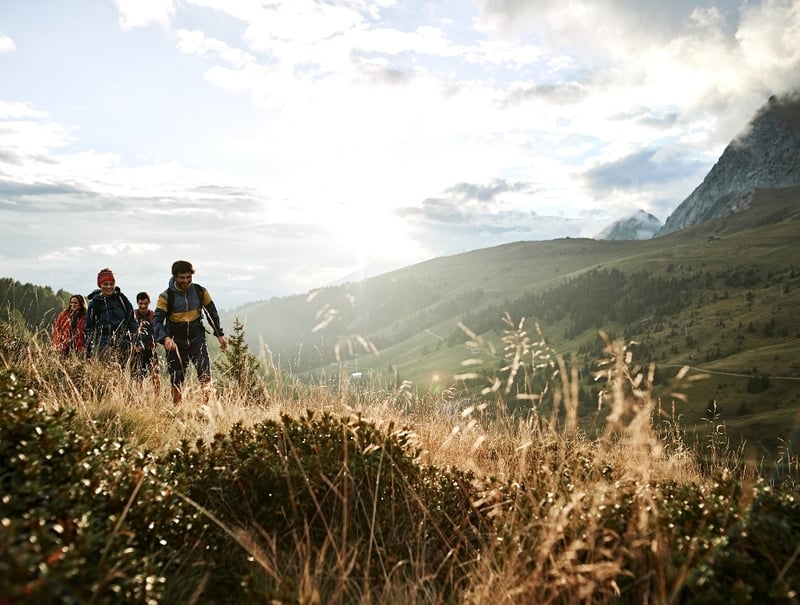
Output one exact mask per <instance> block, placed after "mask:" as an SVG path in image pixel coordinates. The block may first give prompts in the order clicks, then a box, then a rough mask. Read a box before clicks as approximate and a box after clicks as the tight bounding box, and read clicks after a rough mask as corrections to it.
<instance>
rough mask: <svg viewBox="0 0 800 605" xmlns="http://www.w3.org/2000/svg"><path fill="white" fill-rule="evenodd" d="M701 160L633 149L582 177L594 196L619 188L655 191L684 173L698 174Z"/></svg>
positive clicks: (595, 167) (658, 151) (649, 150)
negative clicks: (629, 152) (634, 150)
mask: <svg viewBox="0 0 800 605" xmlns="http://www.w3.org/2000/svg"><path fill="white" fill-rule="evenodd" d="M704 168H705V163H702V162H699V161H690V160H688V161H687V160H685V159H683V158H680V157H664V154H663V153H661V152H660V150H659V149H656V148H649V149H642V150H639V151H636V152H633V153H631V154H629V155H626V156H624V157H621V158H618V159H616V160H613V161H609V162H604V163H601V164H599V165H597V166H594V167H592V168H590V169H589V170H587V171H586V172H585V173H584V174H583V177H584V179H585V180H586V183H587V185H588V186H589V187H590V188H591V189H592V190H593V191H594V192H595V193H596V194H598V195H600V194H605V193H609V192H613V191H619V190H635V191H638V190H658V189H659V187H654V185H658V186H661V185H664V184H665V183H672V182H674V181H676V180H679V179H681V178H683V177H684V176H685V175H686V174H687V173H690V174H694V173H701V172H702V170H703V169H704Z"/></svg>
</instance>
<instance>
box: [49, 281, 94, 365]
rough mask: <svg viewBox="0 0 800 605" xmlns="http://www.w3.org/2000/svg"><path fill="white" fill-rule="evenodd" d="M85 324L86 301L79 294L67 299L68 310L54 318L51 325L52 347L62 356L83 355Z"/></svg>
mask: <svg viewBox="0 0 800 605" xmlns="http://www.w3.org/2000/svg"><path fill="white" fill-rule="evenodd" d="M85 323H86V299H85V298H84V297H83V296H81V295H80V294H73V295H72V296H70V297H69V308H67V309H64V310H63V311H61V313H59V314H58V317H56V322H55V324H54V325H53V346H55V348H56V350H57V351H58V352H59V353H61V354H62V355H69V354H70V353H83V352H84V351H85V347H84V344H83V342H84V341H83V337H84V327H85Z"/></svg>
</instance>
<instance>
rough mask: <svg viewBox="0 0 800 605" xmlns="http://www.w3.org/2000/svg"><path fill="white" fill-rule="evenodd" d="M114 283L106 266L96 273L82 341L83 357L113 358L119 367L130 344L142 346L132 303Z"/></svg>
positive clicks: (128, 352) (129, 349) (129, 350)
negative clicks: (83, 344) (84, 344)
mask: <svg viewBox="0 0 800 605" xmlns="http://www.w3.org/2000/svg"><path fill="white" fill-rule="evenodd" d="M116 283H117V279H116V278H115V277H114V273H113V272H112V271H111V269H109V268H108V267H106V268H104V269H101V270H100V272H99V273H98V274H97V286H98V288H97V289H96V290H94V291H93V292H92V293H91V294H89V305H88V307H87V309H86V323H85V326H84V341H85V343H86V356H87V357H90V358H91V357H96V358H97V359H100V360H102V361H107V362H113V363H116V364H118V365H119V366H120V368H122V367H125V365H126V364H127V363H128V359H129V358H130V354H131V349H132V348H135V349H136V351H140V350H141V349H142V340H141V338H139V325H138V324H137V323H136V318H135V317H134V315H133V305H131V301H129V300H128V297H127V296H125V295H124V294H123V293H122V291H121V290H120V289H119V287H118V286H117V285H116Z"/></svg>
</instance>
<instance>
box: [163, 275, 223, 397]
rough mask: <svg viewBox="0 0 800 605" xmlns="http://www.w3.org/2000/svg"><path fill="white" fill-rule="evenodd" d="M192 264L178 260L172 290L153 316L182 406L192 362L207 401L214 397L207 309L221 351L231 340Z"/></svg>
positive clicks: (167, 292)
mask: <svg viewBox="0 0 800 605" xmlns="http://www.w3.org/2000/svg"><path fill="white" fill-rule="evenodd" d="M193 275H194V267H193V266H192V263H190V262H189V261H185V260H178V261H175V262H174V263H172V277H171V278H170V280H169V287H168V288H167V289H166V290H164V292H162V293H161V294H159V296H158V302H157V303H156V309H155V314H154V316H153V334H154V335H155V339H156V342H158V343H160V344H162V345H164V349H166V351H167V373H168V374H169V380H170V385H171V386H172V402H173V403H175V404H178V403H180V401H181V398H182V391H181V386H182V385H183V382H184V380H185V379H186V370H187V369H188V367H189V362H191V363H192V364H194V367H195V370H196V371H197V378H198V380H199V382H200V386H201V389H202V392H203V400H204V401H206V402H207V401H208V398H209V396H210V394H211V389H212V387H211V361H210V359H209V356H208V347H207V346H206V330H205V326H204V325H203V310H205V312H206V315H207V318H208V321H209V323H210V324H211V330H212V332H213V334H214V336H216V337H217V340H218V341H219V346H220V348H221V349H222V350H223V351H224V350H225V349H227V348H228V341H227V339H226V338H225V334H224V332H223V331H222V326H221V325H220V322H219V313H218V311H217V306H216V305H215V304H214V301H213V300H212V299H211V295H210V294H209V293H208V290H206V289H205V288H203V287H202V286H200V285H198V284H193V283H192V276H193Z"/></svg>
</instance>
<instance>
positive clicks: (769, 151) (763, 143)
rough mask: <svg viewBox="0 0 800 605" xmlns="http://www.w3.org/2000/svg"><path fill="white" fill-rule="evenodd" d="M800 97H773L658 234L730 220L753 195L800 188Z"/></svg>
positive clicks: (745, 205)
mask: <svg viewBox="0 0 800 605" xmlns="http://www.w3.org/2000/svg"><path fill="white" fill-rule="evenodd" d="M798 158H800V94H797V93H793V94H790V95H786V96H783V97H780V98H778V97H770V99H769V100H768V101H767V103H766V104H765V105H764V106H763V107H762V108H761V109H760V110H759V111H758V112H756V115H755V117H754V118H753V120H752V121H751V122H750V123H749V124H748V126H747V127H746V128H745V129H744V130H743V131H742V132H741V133H740V134H739V135H738V136H737V137H736V138H735V139H734V140H733V141H731V143H730V144H729V145H728V146H727V147H726V148H725V151H724V152H723V153H722V155H721V156H720V158H719V160H717V163H716V164H714V166H713V168H712V169H711V170H710V171H709V173H708V174H707V175H706V178H705V179H704V180H703V182H702V183H701V184H700V185H699V186H698V187H697V188H696V189H695V190H694V191H693V192H692V193H691V195H689V197H687V198H686V199H685V200H683V202H681V204H680V205H679V206H678V207H677V208H676V209H675V211H674V212H673V213H672V214H671V215H670V216H669V217H668V218H667V220H666V222H665V223H664V226H663V227H662V228H661V230H660V231H659V232H658V234H657V235H664V234H666V233H672V232H673V231H679V230H681V229H685V228H687V227H691V226H692V225H696V224H698V223H703V222H705V221H709V220H712V219H715V218H722V217H724V216H729V215H731V214H734V213H736V212H739V211H741V210H742V209H744V208H746V207H747V206H748V200H749V198H750V197H751V192H752V191H753V190H755V189H761V188H782V187H793V186H796V185H800V161H798Z"/></svg>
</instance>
